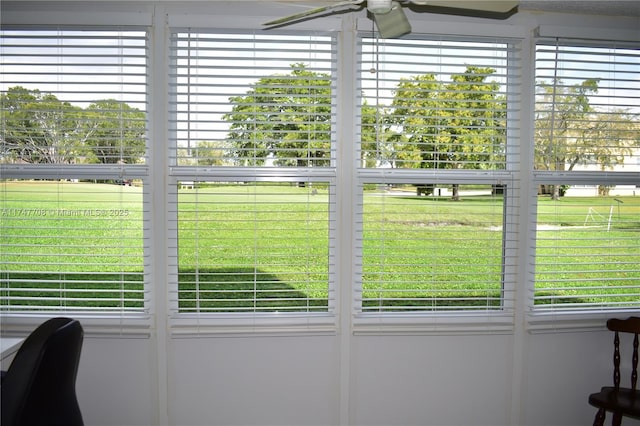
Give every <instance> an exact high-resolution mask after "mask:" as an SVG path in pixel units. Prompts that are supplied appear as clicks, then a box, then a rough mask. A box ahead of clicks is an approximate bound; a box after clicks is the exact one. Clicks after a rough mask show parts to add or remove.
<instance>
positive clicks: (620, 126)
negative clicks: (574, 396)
mask: <svg viewBox="0 0 640 426" xmlns="http://www.w3.org/2000/svg"><path fill="white" fill-rule="evenodd" d="M639 98H640V53H639V52H638V46H637V44H635V45H632V44H625V43H617V44H611V43H604V42H597V41H594V40H590V41H581V40H563V39H541V40H539V42H538V44H537V49H536V117H535V118H536V120H535V126H536V129H535V130H536V132H535V163H534V168H535V172H534V179H535V182H536V184H537V185H538V188H539V191H538V192H539V194H540V195H539V197H538V199H537V218H536V219H537V220H536V225H537V233H536V252H535V258H536V260H535V262H536V268H535V292H534V306H535V310H536V311H548V310H585V309H587V310H606V309H616V308H617V309H625V308H626V309H628V308H637V307H639V306H640V222H639V221H638V218H639V217H640V198H638V195H639V192H638V187H637V185H638V182H640V168H639V167H638V159H640V139H639V138H638V135H639V134H640V108H638V99H639Z"/></svg>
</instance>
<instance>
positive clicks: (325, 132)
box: [171, 31, 336, 167]
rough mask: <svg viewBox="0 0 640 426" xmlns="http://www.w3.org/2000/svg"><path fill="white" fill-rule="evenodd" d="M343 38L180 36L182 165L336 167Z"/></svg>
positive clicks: (177, 149)
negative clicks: (339, 46) (338, 59)
mask: <svg viewBox="0 0 640 426" xmlns="http://www.w3.org/2000/svg"><path fill="white" fill-rule="evenodd" d="M335 43H336V41H335V38H334V37H332V36H329V35H323V34H312V35H302V34H280V35H279V34H276V33H272V32H269V33H268V34H254V33H247V34H245V33H237V32H231V33H207V32H194V31H175V32H173V34H172V37H171V44H172V51H171V52H172V53H171V61H172V67H171V75H172V79H173V80H172V83H171V88H172V97H173V100H172V102H171V111H172V113H173V119H172V120H171V126H172V130H173V135H174V136H173V137H174V139H173V141H172V142H173V144H172V152H171V157H172V158H173V162H174V163H175V164H176V165H178V166H189V165H194V166H240V167H245V166H279V167H330V166H333V164H332V158H333V157H334V156H335V155H334V153H333V151H332V150H333V149H335V148H334V147H332V145H331V135H332V132H333V131H334V129H333V127H332V125H333V123H334V122H335V117H334V114H335V109H334V108H333V105H334V96H335V93H334V89H335V83H334V81H335V48H336V44H335Z"/></svg>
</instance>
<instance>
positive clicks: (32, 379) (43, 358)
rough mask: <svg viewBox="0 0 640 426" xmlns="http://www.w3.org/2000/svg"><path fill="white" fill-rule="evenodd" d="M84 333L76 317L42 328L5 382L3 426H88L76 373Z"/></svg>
mask: <svg viewBox="0 0 640 426" xmlns="http://www.w3.org/2000/svg"><path fill="white" fill-rule="evenodd" d="M83 338H84V332H83V330H82V326H81V325H80V323H79V322H78V321H76V320H74V319H71V318H52V319H50V320H47V321H45V322H44V323H43V324H41V325H40V326H38V328H36V329H35V330H34V331H33V332H32V333H31V334H30V335H29V337H27V339H26V340H25V341H24V343H23V344H22V346H21V347H20V349H18V352H17V353H16V355H15V358H14V359H13V362H12V363H11V365H10V366H9V369H8V370H7V371H6V373H5V374H4V376H3V378H2V386H1V389H0V390H1V393H2V394H1V402H2V405H1V406H0V407H1V408H0V413H1V417H2V426H27V425H28V426H82V425H83V421H82V413H81V412H80V407H79V405H78V400H77V398H76V375H77V372H78V363H79V361H80V352H81V349H82V341H83Z"/></svg>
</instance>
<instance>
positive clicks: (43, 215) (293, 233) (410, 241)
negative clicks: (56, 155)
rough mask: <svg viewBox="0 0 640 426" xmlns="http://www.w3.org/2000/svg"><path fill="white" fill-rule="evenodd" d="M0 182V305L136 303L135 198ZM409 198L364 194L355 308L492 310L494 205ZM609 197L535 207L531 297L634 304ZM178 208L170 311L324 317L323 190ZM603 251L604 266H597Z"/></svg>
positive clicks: (117, 192) (189, 199) (627, 234)
mask: <svg viewBox="0 0 640 426" xmlns="http://www.w3.org/2000/svg"><path fill="white" fill-rule="evenodd" d="M2 185H3V186H2V188H3V190H2V191H1V192H0V213H1V214H2V216H1V217H0V227H1V229H2V234H0V244H1V246H0V248H1V252H0V259H1V261H2V271H0V280H1V287H0V296H2V297H3V298H7V297H9V296H10V297H12V298H14V300H16V297H19V298H22V299H23V300H22V301H21V302H20V303H24V304H29V305H32V306H33V307H34V309H39V308H43V309H44V308H47V307H53V306H58V303H59V302H58V300H59V299H60V298H61V297H63V298H66V300H67V301H66V302H65V303H66V306H75V307H86V308H87V309H90V308H91V307H97V306H109V307H113V308H114V309H134V310H135V309H140V308H141V307H142V304H143V302H142V299H143V292H142V282H143V281H144V278H143V277H144V272H143V268H144V264H145V258H144V254H145V247H144V243H143V239H142V236H143V235H144V233H145V228H148V225H146V224H145V223H144V222H143V216H142V210H143V204H142V203H143V199H142V190H141V188H138V187H128V186H127V187H124V186H118V185H112V184H91V183H68V182H57V181H49V182H37V181H28V182H10V181H7V182H4V183H3V184H2ZM410 190H411V188H408V190H407V192H398V193H397V194H393V195H387V196H386V197H385V199H384V202H381V197H380V194H379V193H378V192H376V191H370V192H367V193H366V194H365V199H364V211H365V214H366V215H365V218H366V220H365V223H364V224H363V227H364V231H363V232H364V235H365V243H364V247H363V250H364V256H363V266H362V269H363V296H364V301H363V306H364V308H365V309H376V308H377V307H379V305H380V303H384V304H385V307H387V308H388V307H389V306H394V304H396V303H397V304H398V305H402V306H404V307H409V308H411V306H413V307H415V308H416V309H422V308H423V307H427V306H429V307H432V306H434V304H436V305H438V309H439V308H442V309H450V308H455V307H456V306H457V305H459V304H460V303H463V304H465V305H469V304H472V303H474V302H473V301H474V300H475V301H477V303H478V306H485V307H486V306H492V307H500V294H501V284H500V280H501V274H502V270H501V267H500V259H501V256H502V240H501V239H502V233H501V232H496V229H499V228H500V227H501V226H502V198H501V197H495V198H494V197H490V196H467V197H463V200H462V201H460V202H454V201H451V200H449V199H448V198H446V197H436V198H434V197H430V198H429V197H415V196H413V194H412V193H411V192H410ZM311 194H312V195H311ZM617 199H618V200H620V201H622V203H619V202H617V201H614V199H613V197H602V198H596V197H585V198H570V199H569V198H563V199H561V200H560V201H559V202H554V201H551V200H549V199H548V198H544V197H541V198H540V200H539V215H538V218H539V222H540V224H541V225H545V226H540V227H539V228H540V231H539V239H538V242H537V256H538V264H537V269H536V277H537V279H538V280H539V284H538V295H539V296H544V295H558V294H560V295H563V296H566V297H567V301H570V302H573V303H576V302H577V303H592V302H599V301H603V300H605V299H606V300H609V301H610V300H613V299H615V301H616V302H617V303H637V300H638V299H639V298H640V289H639V288H637V287H638V286H637V285H636V288H633V287H632V286H631V284H630V283H634V282H635V283H638V282H640V272H638V267H637V265H638V263H640V250H639V249H638V239H639V238H640V197H617ZM179 200H180V206H181V208H180V210H179V211H178V212H177V215H178V217H179V228H178V231H179V242H178V249H179V271H178V278H179V294H180V295H179V306H180V309H181V310H183V311H191V310H204V311H230V310H232V311H245V310H247V311H254V310H265V311H269V310H273V309H275V307H278V308H279V309H282V308H283V307H284V308H285V309H291V310H296V311H300V310H304V311H322V310H326V309H327V297H328V285H327V282H328V280H329V262H330V260H329V259H330V258H329V255H330V250H329V247H328V244H327V236H328V235H329V225H328V220H327V219H328V217H329V216H328V215H329V212H328V203H327V200H328V198H327V191H326V189H325V188H322V187H320V188H316V189H315V190H314V192H313V193H312V192H311V189H310V188H308V187H306V188H305V187H303V188H300V187H297V186H295V185H289V184H280V185H266V184H264V185H261V186H260V187H255V186H253V185H244V186H242V185H220V186H210V187H207V188H201V189H199V190H198V191H197V192H196V191H194V190H188V189H187V190H181V191H180V192H179ZM611 206H613V210H611ZM443 218H449V219H448V220H443ZM196 219H197V220H196ZM147 232H148V231H147ZM603 252H605V253H606V255H607V265H608V266H607V267H602V266H601V265H600V263H599V262H597V259H598V258H601V257H602V253H603ZM381 258H384V260H385V262H384V268H383V269H382V267H381V266H380V262H379V259H381ZM408 259H409V260H408ZM487 259H489V260H490V261H488V260H487ZM492 259H493V260H495V259H497V262H495V261H493V260H492ZM411 265H414V266H411ZM605 277H606V278H612V277H614V278H617V279H618V281H616V282H617V283H618V286H619V287H622V286H625V285H626V286H627V288H626V289H624V288H617V287H616V282H611V284H612V285H609V288H601V289H598V290H597V291H598V293H603V294H605V298H604V299H603V297H601V296H598V295H591V294H590V293H593V291H590V290H589V287H594V286H595V284H594V281H597V280H598V279H599V278H605ZM585 288H586V290H583V289H585ZM461 298H466V300H464V301H463V302H460V299H461ZM612 298H613V299H612ZM408 299H411V300H410V301H408ZM120 300H125V303H124V305H123V304H122V303H121V302H120ZM381 301H383V302H381ZM3 303H4V304H6V302H3ZM12 303H13V302H12ZM538 303H546V301H545V300H544V299H541V300H540V301H539V302H538Z"/></svg>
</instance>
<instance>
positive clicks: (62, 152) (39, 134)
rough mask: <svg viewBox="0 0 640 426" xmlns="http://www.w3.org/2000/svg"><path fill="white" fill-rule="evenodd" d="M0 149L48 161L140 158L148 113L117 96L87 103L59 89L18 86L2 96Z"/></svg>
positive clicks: (14, 156)
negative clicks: (58, 93)
mask: <svg viewBox="0 0 640 426" xmlns="http://www.w3.org/2000/svg"><path fill="white" fill-rule="evenodd" d="M0 102H1V103H2V121H3V123H4V126H3V130H2V134H1V138H2V139H1V142H2V144H1V152H0V155H1V156H2V157H4V158H5V159H7V160H8V161H14V162H15V161H21V162H26V163H48V164H72V163H73V164H77V163H92V162H94V163H96V162H97V163H102V164H115V163H122V162H138V161H139V160H140V159H141V158H142V156H143V155H144V152H145V131H146V124H145V114H144V112H142V111H140V110H138V109H136V108H132V107H130V106H129V105H127V104H125V103H122V102H118V101H115V100H103V101H98V102H96V103H94V104H91V105H90V106H88V107H87V108H86V109H84V110H83V109H82V108H80V107H77V106H73V105H71V104H70V103H68V102H63V101H61V100H59V99H58V98H57V97H56V96H55V95H53V94H48V93H42V92H40V91H39V90H28V89H25V88H24V87H20V86H16V87H12V88H10V89H9V90H8V91H7V92H6V93H5V94H3V95H2V96H0Z"/></svg>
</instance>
